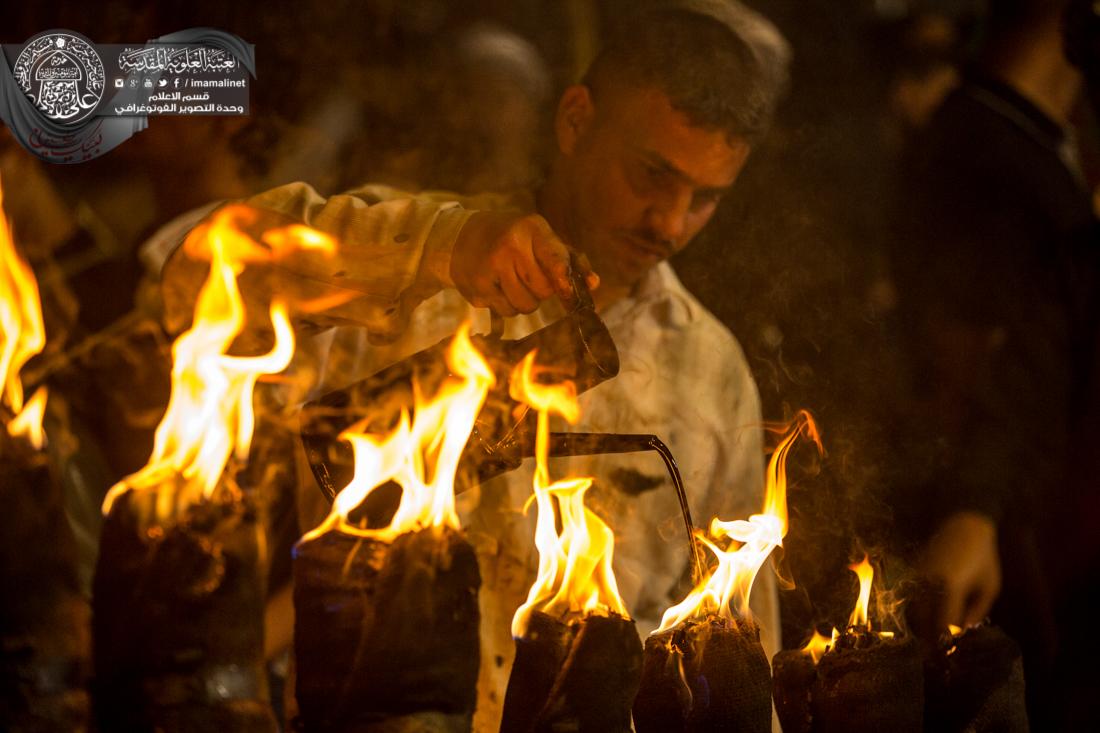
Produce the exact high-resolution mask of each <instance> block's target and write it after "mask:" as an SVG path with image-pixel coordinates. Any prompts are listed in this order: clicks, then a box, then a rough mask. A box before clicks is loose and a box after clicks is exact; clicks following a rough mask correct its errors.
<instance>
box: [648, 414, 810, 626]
mask: <svg viewBox="0 0 1100 733" xmlns="http://www.w3.org/2000/svg"><path fill="white" fill-rule="evenodd" d="M801 435H805V436H806V437H808V438H809V439H810V440H812V441H813V442H814V445H816V446H817V448H818V451H820V452H822V453H823V452H824V448H823V447H822V445H821V437H820V436H819V435H818V432H817V425H816V424H815V423H814V421H813V418H812V417H811V416H810V413H808V412H806V411H805V410H802V411H800V412H799V413H798V414H797V415H795V418H794V420H793V421H792V422H791V424H790V426H789V428H788V431H787V434H786V435H785V436H784V437H783V439H782V440H781V441H780V443H779V446H778V447H777V448H776V449H775V452H774V453H772V457H771V459H770V460H769V462H768V471H767V479H766V482H767V486H766V491H765V495H764V510H763V512H762V513H760V514H754V515H752V516H751V517H749V518H748V520H747V521H746V520H741V519H738V520H734V521H731V522H724V521H722V520H720V519H718V518H717V517H715V518H714V519H713V520H712V521H711V524H710V532H709V537H708V536H707V535H705V534H704V533H703V532H702V531H699V530H696V538H697V539H698V541H699V542H700V543H702V545H703V546H704V547H706V548H707V549H708V550H710V552H711V554H713V555H714V557H715V560H716V561H717V564H716V565H715V566H714V567H713V568H712V569H711V571H710V573H709V574H707V575H706V576H705V577H704V578H703V581H702V582H701V583H699V585H697V586H696V587H695V589H694V590H693V591H692V592H691V593H690V594H689V595H688V596H687V598H685V599H684V600H683V601H682V602H680V603H679V604H677V605H675V606H673V607H672V608H670V609H668V611H666V612H665V615H664V617H663V618H662V619H661V626H660V627H659V628H658V629H657V631H655V632H654V633H660V632H663V631H668V630H669V629H672V628H673V627H675V626H677V625H678V624H682V623H684V622H686V621H688V620H702V619H705V618H706V617H707V616H708V615H718V616H719V617H721V618H724V619H726V620H730V621H732V620H735V618H737V617H740V618H749V617H750V615H751V612H750V611H749V594H750V593H751V591H752V585H753V581H755V580H756V574H757V573H758V572H759V570H760V567H761V566H762V565H763V564H764V561H765V560H767V559H768V556H769V555H771V552H772V550H774V549H775V548H776V547H779V546H781V545H782V544H783V538H784V537H785V536H786V535H787V455H788V454H789V453H790V450H791V448H792V447H793V446H794V443H795V441H796V440H797V439H798V437H799V436H801ZM723 544H724V545H726V549H722V546H721V545H723Z"/></svg>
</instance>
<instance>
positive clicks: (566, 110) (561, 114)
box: [554, 84, 596, 155]
mask: <svg viewBox="0 0 1100 733" xmlns="http://www.w3.org/2000/svg"><path fill="white" fill-rule="evenodd" d="M595 115H596V108H595V106H594V105H593V104H592V92H591V91H590V90H589V89H588V87H586V86H585V85H583V84H574V85H573V86H571V87H569V88H568V89H566V90H565V91H564V92H563V93H562V95H561V99H560V100H559V101H558V112H557V114H556V115H555V117H554V133H555V135H556V136H557V139H558V150H559V151H560V152H561V153H562V155H572V154H573V151H574V150H576V148H577V141H578V140H580V139H581V137H583V136H584V134H585V133H586V132H588V130H589V128H590V127H591V126H592V120H593V118H594V117H595Z"/></svg>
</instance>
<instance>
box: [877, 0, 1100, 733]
mask: <svg viewBox="0 0 1100 733" xmlns="http://www.w3.org/2000/svg"><path fill="white" fill-rule="evenodd" d="M1066 5H1067V2H1064V1H1063V0H1004V1H1003V2H998V3H995V4H993V5H992V6H991V12H990V17H989V19H988V23H987V28H988V29H987V34H986V42H985V47H984V50H983V52H982V54H981V56H980V58H979V60H978V61H979V63H978V64H977V65H976V66H975V67H974V68H972V69H969V70H968V71H967V73H966V74H965V76H964V80H963V84H962V85H961V87H960V88H959V89H958V90H957V91H955V92H954V93H953V94H952V95H951V96H949V97H948V98H947V100H946V102H945V103H944V105H943V106H942V107H941V108H940V110H939V111H938V112H937V113H936V115H935V117H934V118H933V120H932V123H931V125H930V126H929V129H928V131H927V134H926V135H925V137H924V138H923V139H922V140H920V141H919V144H918V146H917V147H916V148H915V150H914V151H913V153H914V155H913V165H912V166H911V170H910V174H911V175H910V176H909V178H908V180H909V181H910V186H909V188H908V190H907V196H906V199H905V201H904V204H903V206H904V210H905V211H906V212H907V213H909V214H911V215H912V216H911V217H909V218H906V219H904V221H905V223H906V224H907V225H909V226H908V231H907V232H906V235H907V236H905V237H899V238H898V240H897V242H898V243H899V244H900V245H901V247H899V248H898V250H897V251H896V253H895V261H896V265H897V274H898V282H899V285H900V288H899V289H900V291H901V294H902V298H903V299H902V307H903V311H904V312H905V315H906V316H907V320H906V323H907V326H908V336H909V337H910V339H911V341H912V346H913V347H914V350H913V354H914V356H913V359H914V362H915V365H916V367H917V369H916V371H917V372H918V373H919V374H920V376H921V380H920V381H919V383H918V384H917V385H916V387H917V394H918V396H919V398H920V399H919V410H918V413H917V416H916V417H917V420H916V421H915V423H916V424H917V425H919V426H924V427H925V428H926V430H927V431H928V432H929V433H930V435H931V436H932V437H933V440H932V441H930V444H933V445H936V446H937V450H936V451H935V452H934V454H932V455H931V459H930V460H925V461H924V463H926V464H927V465H934V466H936V469H937V470H936V471H935V473H931V474H929V475H926V476H924V477H922V478H923V479H924V480H923V482H922V483H921V484H920V485H919V486H915V487H912V497H911V499H912V503H913V504H914V505H916V504H918V503H919V504H920V505H922V506H921V509H922V510H924V513H928V512H929V510H930V511H931V513H932V514H933V515H934V516H932V517H930V518H931V519H933V520H935V521H936V524H935V526H934V531H933V532H932V533H931V538H930V539H929V540H928V541H927V543H926V546H925V552H924V553H923V558H922V569H923V570H924V571H925V572H926V574H927V575H929V576H930V577H931V578H933V579H935V580H938V581H939V582H940V583H941V584H942V587H943V589H944V593H943V596H942V599H941V603H940V604H939V607H938V608H937V609H935V610H936V611H937V613H936V614H935V615H936V618H935V619H934V624H935V627H936V628H937V629H940V630H942V629H943V628H945V627H946V625H947V624H948V623H953V624H958V625H960V626H961V625H967V624H972V623H977V622H979V621H981V620H982V619H983V618H984V617H985V616H986V615H987V614H989V613H990V610H991V609H992V611H993V618H994V620H995V621H997V622H998V623H999V624H1001V625H1003V626H1004V627H1005V628H1006V629H1007V630H1008V631H1009V633H1010V634H1012V635H1013V636H1014V637H1015V638H1016V639H1017V640H1018V641H1019V642H1020V644H1021V646H1022V648H1023V650H1024V661H1025V666H1026V673H1027V684H1028V697H1029V705H1030V710H1029V712H1030V715H1031V723H1032V726H1033V727H1034V728H1036V729H1043V730H1047V729H1050V730H1055V729H1057V730H1071V729H1072V730H1078V729H1081V730H1084V729H1088V728H1090V727H1092V726H1090V725H1089V723H1092V724H1093V726H1094V725H1095V723H1096V720H1097V718H1096V715H1095V712H1094V711H1093V710H1092V706H1091V705H1089V704H1088V703H1087V702H1086V701H1087V700H1089V699H1090V697H1089V694H1088V693H1080V694H1077V691H1081V690H1089V691H1090V692H1091V691H1094V690H1095V685H1096V675H1095V674H1093V675H1087V674H1084V673H1082V671H1081V670H1087V669H1090V668H1091V667H1090V662H1089V661H1088V660H1091V659H1092V658H1094V653H1095V645H1094V644H1092V645H1090V644H1088V643H1082V642H1080V641H1078V640H1076V639H1075V638H1072V637H1075V636H1076V635H1077V633H1078V631H1077V629H1078V628H1080V626H1081V625H1083V624H1087V623H1088V621H1087V620H1086V619H1090V618H1092V617H1093V616H1094V612H1095V606H1094V605H1092V604H1089V603H1086V602H1085V601H1086V598H1087V595H1088V593H1090V592H1091V588H1092V584H1093V583H1094V582H1095V580H1096V578H1097V572H1098V569H1100V562H1098V560H1100V545H1098V543H1097V542H1096V540H1095V531H1094V526H1093V522H1094V521H1095V513H1096V511H1097V510H1096V506H1097V492H1096V488H1097V481H1098V476H1100V464H1098V463H1097V462H1096V460H1095V458H1094V455H1095V450H1094V449H1093V448H1092V447H1091V445H1090V442H1091V441H1092V440H1094V436H1095V434H1096V426H1097V424H1098V422H1097V421H1098V419H1100V393H1098V388H1100V380H1098V374H1100V372H1098V371H1097V366H1098V361H1097V358H1098V353H1097V344H1100V329H1098V322H1100V290H1098V287H1097V286H1098V284H1100V279H1098V278H1100V264H1098V263H1100V260H1098V255H1100V250H1098V243H1100V229H1098V226H1100V225H1098V222H1097V217H1096V213H1095V211H1094V210H1093V201H1092V192H1091V191H1090V190H1089V187H1088V184H1087V183H1086V180H1085V176H1084V174H1083V172H1082V168H1081V165H1080V162H1079V161H1080V158H1079V156H1078V149H1077V145H1076V143H1075V140H1074V136H1073V129H1072V125H1071V122H1070V120H1071V119H1072V118H1073V114H1074V110H1075V108H1076V106H1077V105H1078V104H1079V103H1080V102H1081V100H1082V91H1083V78H1082V74H1081V72H1080V70H1079V69H1077V68H1075V67H1074V66H1073V65H1072V64H1071V63H1070V62H1069V60H1068V59H1067V58H1066V56H1065V53H1064V50H1063V43H1062V33H1063V20H1062V19H1063V11H1064V8H1065V7H1066ZM906 422H907V423H908V424H913V422H914V421H906ZM937 485H938V486H939V487H940V492H941V493H942V496H941V495H938V494H936V493H932V492H933V491H934V490H933V489H932V488H930V487H934V486H937ZM917 513H918V512H917V511H915V510H914V508H910V510H909V514H908V518H909V519H910V520H911V519H912V518H913V516H914V515H915V514H917ZM1002 573H1003V585H1004V587H1003V597H1002V599H1001V602H1000V603H999V604H998V605H997V606H994V601H995V600H996V599H997V597H998V594H999V593H1001V592H1002ZM1059 636H1062V637H1063V638H1062V639H1059V638H1058V637H1059ZM1071 639H1072V640H1071ZM1060 673H1064V674H1065V679H1061V678H1060V677H1059V675H1060ZM1086 721H1088V722H1086Z"/></svg>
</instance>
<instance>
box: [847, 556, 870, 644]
mask: <svg viewBox="0 0 1100 733" xmlns="http://www.w3.org/2000/svg"><path fill="white" fill-rule="evenodd" d="M848 569H849V570H851V571H852V572H853V573H855V574H856V577H858V578H859V598H858V600H856V605H855V608H853V609H852V615H851V616H850V617H849V618H848V626H849V627H850V628H851V627H855V628H859V627H864V628H866V629H867V630H868V631H870V630H871V619H870V617H869V616H868V615H867V609H868V608H869V607H870V605H871V581H872V580H873V579H874V577H875V569H874V568H873V567H871V559H870V557H868V556H867V555H864V556H863V561H862V562H859V563H856V564H854V565H849V566H848Z"/></svg>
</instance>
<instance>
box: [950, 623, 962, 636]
mask: <svg viewBox="0 0 1100 733" xmlns="http://www.w3.org/2000/svg"><path fill="white" fill-rule="evenodd" d="M947 630H948V631H949V632H951V636H962V632H963V627H961V626H956V625H955V624H948V625H947Z"/></svg>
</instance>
